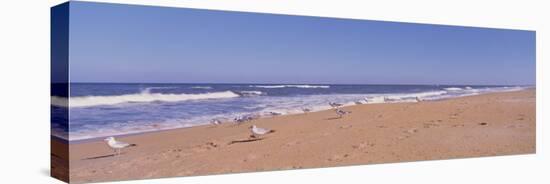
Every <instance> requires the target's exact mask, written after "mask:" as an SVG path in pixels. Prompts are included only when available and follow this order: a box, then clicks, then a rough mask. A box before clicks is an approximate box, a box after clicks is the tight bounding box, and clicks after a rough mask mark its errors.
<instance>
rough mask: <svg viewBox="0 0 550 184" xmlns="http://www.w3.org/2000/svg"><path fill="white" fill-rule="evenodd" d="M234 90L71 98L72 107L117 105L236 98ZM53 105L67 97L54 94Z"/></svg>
mask: <svg viewBox="0 0 550 184" xmlns="http://www.w3.org/2000/svg"><path fill="white" fill-rule="evenodd" d="M239 96H240V95H239V94H236V93H234V92H232V91H223V92H212V93H199V94H185V93H182V94H163V93H150V92H149V90H143V91H142V92H141V93H135V94H125V95H117V96H83V97H71V98H70V100H69V104H70V107H90V106H99V105H116V104H122V103H132V102H138V103H140V102H141V103H144V102H155V101H161V102H179V101H187V100H206V99H223V98H235V97H239ZM51 100H52V105H54V106H62V107H63V106H66V105H67V103H65V101H66V98H62V97H56V96H52V97H51Z"/></svg>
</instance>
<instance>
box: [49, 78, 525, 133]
mask: <svg viewBox="0 0 550 184" xmlns="http://www.w3.org/2000/svg"><path fill="white" fill-rule="evenodd" d="M521 90H535V88H534V87H522V88H521V89H515V90H512V91H494V92H485V93H481V94H469V95H465V96H455V97H447V98H438V99H430V100H422V101H442V100H449V99H454V98H461V97H468V96H477V95H485V94H491V93H502V92H513V91H521ZM381 96H383V95H381ZM386 103H388V104H389V103H392V104H396V103H399V104H405V103H417V102H415V101H414V100H402V101H388V102H370V103H367V102H363V103H362V104H352V102H348V103H346V104H342V105H343V106H341V108H343V107H351V106H356V105H376V104H386ZM333 109H334V108H330V107H326V108H322V109H319V110H313V111H311V112H293V113H288V114H282V115H265V114H264V115H261V114H258V113H256V114H255V113H250V114H248V116H255V117H256V118H255V119H263V118H272V117H275V116H291V115H300V114H307V113H316V112H322V111H331V110H333ZM233 118H234V117H225V118H223V119H224V120H225V121H222V123H224V124H234V123H236V122H235V121H234V120H232V119H233ZM214 119H217V118H213V119H212V120H214ZM211 125H212V123H211V122H202V123H198V124H196V125H193V126H183V127H176V128H165V129H158V130H143V131H137V132H131V133H123V134H117V135H108V136H107V135H106V136H99V137H93V138H86V139H77V140H67V139H66V138H62V137H57V136H55V135H52V138H55V139H62V140H63V141H67V142H68V143H69V144H80V143H88V142H94V141H100V140H103V139H105V138H108V137H128V136H136V135H141V134H151V133H158V132H164V131H171V130H178V129H186V128H193V127H199V126H211Z"/></svg>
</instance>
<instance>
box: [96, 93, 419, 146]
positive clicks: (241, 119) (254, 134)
mask: <svg viewBox="0 0 550 184" xmlns="http://www.w3.org/2000/svg"><path fill="white" fill-rule="evenodd" d="M415 100H416V101H417V102H420V101H422V99H420V98H419V97H416V98H415ZM365 101H366V102H368V99H367V98H365ZM387 101H391V99H389V98H387V97H384V102H387ZM355 104H363V103H362V102H355ZM329 105H330V106H331V107H332V108H333V109H334V112H335V113H336V115H337V116H338V118H342V117H343V116H344V115H346V114H351V111H344V110H342V109H340V107H342V106H343V104H340V103H335V102H329ZM302 111H303V112H304V113H308V112H311V109H309V108H302ZM269 114H270V115H272V116H279V115H282V113H279V112H269ZM256 118H258V117H257V116H254V115H244V116H237V117H235V118H234V119H233V121H234V122H235V123H237V124H238V125H240V124H242V123H245V122H248V121H252V120H254V119H256ZM210 124H212V125H215V126H217V125H221V124H222V121H221V120H219V119H212V120H211V121H210ZM249 130H250V133H251V135H250V137H251V138H258V137H260V136H262V135H266V134H270V133H273V132H275V130H271V129H267V128H260V127H257V126H256V125H252V126H250V127H249ZM104 141H105V142H106V143H107V145H108V146H109V147H110V148H112V149H113V151H114V152H115V156H118V155H120V152H121V150H122V149H124V148H128V147H132V146H137V145H136V144H130V143H126V142H122V141H117V140H116V139H115V138H114V137H108V138H106V139H105V140H104Z"/></svg>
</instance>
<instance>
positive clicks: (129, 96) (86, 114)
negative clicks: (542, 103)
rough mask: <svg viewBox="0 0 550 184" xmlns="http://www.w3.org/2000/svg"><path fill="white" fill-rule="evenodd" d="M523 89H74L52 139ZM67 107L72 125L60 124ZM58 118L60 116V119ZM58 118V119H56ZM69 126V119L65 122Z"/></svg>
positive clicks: (59, 104)
mask: <svg viewBox="0 0 550 184" xmlns="http://www.w3.org/2000/svg"><path fill="white" fill-rule="evenodd" d="M523 88H524V87H521V86H460V85H453V86H449V85H330V84H307V85H306V84H112V83H107V84H101V83H76V84H74V83H73V84H71V85H70V97H69V104H70V105H69V107H66V105H64V104H66V103H64V102H66V100H67V99H64V98H60V97H55V96H53V97H52V107H51V108H52V121H54V123H53V124H52V128H53V129H55V130H54V131H53V133H54V136H57V137H60V138H63V139H68V140H70V141H75V140H85V139H91V138H98V137H105V136H116V135H123V134H131V133H141V132H149V131H158V130H166V129H174V128H183V127H191V126H197V125H203V124H208V123H209V122H210V121H211V120H212V119H214V118H216V119H220V120H222V121H226V122H231V121H232V120H233V118H235V117H237V116H242V115H258V116H269V113H270V112H276V113H281V114H296V113H303V110H302V109H303V108H308V109H311V110H312V111H320V110H326V109H330V106H329V105H328V103H329V102H336V103H341V104H344V105H353V104H355V103H356V102H361V103H399V102H410V101H415V100H416V98H417V97H418V98H420V99H422V100H438V99H445V98H453V97H460V96H469V95H477V94H483V93H490V92H498V91H514V90H521V89H523ZM67 108H68V112H69V116H68V118H69V122H70V124H69V126H63V125H59V124H56V123H55V121H56V120H59V118H64V116H61V115H62V113H60V112H62V110H64V109H65V110H66V109H67ZM56 116H59V117H56ZM56 118H57V119H56ZM65 121H66V120H65Z"/></svg>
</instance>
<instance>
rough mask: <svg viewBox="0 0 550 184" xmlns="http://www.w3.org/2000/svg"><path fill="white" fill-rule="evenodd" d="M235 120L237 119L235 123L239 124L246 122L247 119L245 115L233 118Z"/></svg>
mask: <svg viewBox="0 0 550 184" xmlns="http://www.w3.org/2000/svg"><path fill="white" fill-rule="evenodd" d="M233 121H235V123H237V124H241V123H244V122H245V121H246V119H245V118H244V117H243V116H238V117H236V118H235V119H233Z"/></svg>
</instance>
